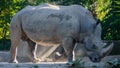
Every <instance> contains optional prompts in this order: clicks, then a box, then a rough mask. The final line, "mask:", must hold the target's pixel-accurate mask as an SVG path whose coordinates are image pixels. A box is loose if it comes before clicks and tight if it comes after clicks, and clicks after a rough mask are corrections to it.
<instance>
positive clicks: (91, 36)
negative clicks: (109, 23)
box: [10, 4, 113, 64]
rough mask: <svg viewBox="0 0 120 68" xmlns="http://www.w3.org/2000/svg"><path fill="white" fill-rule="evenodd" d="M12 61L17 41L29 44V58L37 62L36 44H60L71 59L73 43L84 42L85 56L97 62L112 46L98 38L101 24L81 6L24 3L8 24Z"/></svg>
mask: <svg viewBox="0 0 120 68" xmlns="http://www.w3.org/2000/svg"><path fill="white" fill-rule="evenodd" d="M10 38H11V48H10V54H11V60H10V62H13V63H18V61H17V59H16V55H17V54H16V52H17V46H18V43H19V41H20V40H23V41H26V42H27V43H28V44H29V50H30V52H29V58H30V59H31V61H32V62H34V63H38V62H39V61H40V60H39V59H38V58H37V57H36V53H35V52H36V48H37V44H39V45H42V46H53V45H61V46H62V47H63V48H64V50H65V52H66V55H67V57H68V63H69V64H72V62H73V60H74V52H73V49H74V46H75V44H76V43H83V44H84V46H85V48H86V50H87V55H88V57H89V58H90V59H91V61H93V62H99V61H100V60H101V58H103V57H104V56H105V55H106V54H107V53H108V52H110V50H111V49H112V47H113V43H111V44H110V45H109V46H106V45H107V44H106V43H103V42H102V40H101V25H100V22H99V20H98V19H96V18H95V17H94V16H93V14H92V13H91V12H90V11H89V10H87V9H86V8H84V7H82V6H81V5H70V6H57V5H51V4H42V5H38V6H27V7H25V8H23V9H22V10H21V11H19V12H18V13H16V14H15V15H14V16H13V18H12V20H11V23H10Z"/></svg>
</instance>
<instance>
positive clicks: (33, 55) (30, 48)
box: [27, 39, 40, 63]
mask: <svg viewBox="0 0 120 68" xmlns="http://www.w3.org/2000/svg"><path fill="white" fill-rule="evenodd" d="M27 42H28V45H29V46H28V57H29V58H30V60H31V61H32V62H33V63H39V62H40V60H39V59H38V58H37V56H36V50H37V44H36V43H34V42H33V41H31V40H30V39H28V40H27Z"/></svg>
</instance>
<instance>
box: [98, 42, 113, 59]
mask: <svg viewBox="0 0 120 68" xmlns="http://www.w3.org/2000/svg"><path fill="white" fill-rule="evenodd" d="M113 45H114V44H113V43H111V44H110V45H109V46H107V47H105V48H102V51H101V54H100V55H101V56H102V57H104V56H106V55H108V54H109V53H110V52H111V50H112V48H113Z"/></svg>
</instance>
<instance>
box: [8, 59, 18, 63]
mask: <svg viewBox="0 0 120 68" xmlns="http://www.w3.org/2000/svg"><path fill="white" fill-rule="evenodd" d="M9 63H18V61H17V60H11V61H9Z"/></svg>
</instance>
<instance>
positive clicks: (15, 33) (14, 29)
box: [9, 23, 21, 63]
mask: <svg viewBox="0 0 120 68" xmlns="http://www.w3.org/2000/svg"><path fill="white" fill-rule="evenodd" d="M20 32H21V30H20V28H19V26H17V25H16V24H14V23H13V24H11V26H10V38H11V48H10V61H9V62H10V63H18V61H17V58H16V57H17V47H18V44H19V42H20V38H21V33H20Z"/></svg>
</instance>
